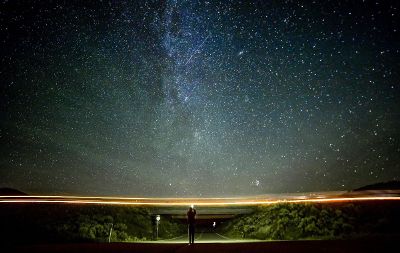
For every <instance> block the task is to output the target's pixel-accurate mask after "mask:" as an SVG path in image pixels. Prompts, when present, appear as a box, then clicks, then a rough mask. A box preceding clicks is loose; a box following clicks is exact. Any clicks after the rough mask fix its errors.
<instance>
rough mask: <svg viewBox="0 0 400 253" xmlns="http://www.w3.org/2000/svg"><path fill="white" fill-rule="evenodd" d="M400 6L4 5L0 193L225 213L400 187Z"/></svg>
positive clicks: (173, 0) (169, 0) (168, 1)
mask: <svg viewBox="0 0 400 253" xmlns="http://www.w3.org/2000/svg"><path fill="white" fill-rule="evenodd" d="M399 6H400V4H399V3H398V1H394V0H393V1H390V0H385V1H381V0H376V1H368V0H365V1H359V0H354V1H267V0H266V1H260V0H258V1H236V0H235V1H233V0H230V1H222V0H221V1H212V0H210V1H197V0H196V1H188V0H187V1H184V0H181V1H180V0H164V1H157V0H154V1H147V0H143V1H116V0H115V1H114V0H109V1H107V0H103V1H74V0H72V1H35V0H32V1H20V0H16V1H7V0H3V1H1V3H0V51H1V70H0V78H1V79H0V80H1V92H0V96H1V97H0V106H1V109H0V113H1V114H0V117H1V118H0V141H1V145H0V149H1V152H0V157H1V159H0V187H13V188H16V189H19V190H22V191H26V192H28V193H36V194H77V195H110V196H148V197H155V196H160V197H167V196H169V197H174V196H177V197H185V196H194V197H206V196H208V197H211V196H213V197H218V196H239V195H255V194H268V193H286V192H308V191H330V190H350V189H354V188H357V187H360V186H363V185H366V184H371V183H376V182H381V181H389V180H398V179H400V130H399V129H400V84H399V81H400V76H399V75H400V57H399V56H400V51H399V50H400V40H399V38H400V36H399V33H400V27H399V21H398V20H400V19H399V15H400V11H399V10H400V9H399Z"/></svg>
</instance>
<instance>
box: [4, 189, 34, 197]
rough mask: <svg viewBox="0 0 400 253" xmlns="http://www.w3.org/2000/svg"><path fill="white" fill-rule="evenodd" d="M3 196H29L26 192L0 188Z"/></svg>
mask: <svg viewBox="0 0 400 253" xmlns="http://www.w3.org/2000/svg"><path fill="white" fill-rule="evenodd" d="M0 195H1V196H28V194H26V193H25V192H22V191H18V190H16V189H13V188H0Z"/></svg>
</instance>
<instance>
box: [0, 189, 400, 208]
mask: <svg viewBox="0 0 400 253" xmlns="http://www.w3.org/2000/svg"><path fill="white" fill-rule="evenodd" d="M373 200H391V201H398V200H400V190H384V191H361V192H319V193H316V192H313V193H294V194H271V195H259V196H250V197H236V198H127V197H90V196H88V197H83V196H0V203H70V204H103V205H136V206H189V205H196V206H252V205H268V204H276V203H308V202H317V203H324V202H356V201H357V202H358V201H373Z"/></svg>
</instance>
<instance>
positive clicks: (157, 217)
mask: <svg viewBox="0 0 400 253" xmlns="http://www.w3.org/2000/svg"><path fill="white" fill-rule="evenodd" d="M160 220H161V216H160V215H159V214H158V215H157V216H156V240H158V224H160Z"/></svg>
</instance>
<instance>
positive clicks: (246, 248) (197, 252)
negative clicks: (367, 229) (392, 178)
mask: <svg viewBox="0 0 400 253" xmlns="http://www.w3.org/2000/svg"><path fill="white" fill-rule="evenodd" d="M398 239H400V237H385V238H364V239H360V240H327V241H326V240H325V241H324V240H321V241H271V242H252V243H199V244H194V245H187V244H183V243H95V244H94V243H91V244H52V245H34V246H17V247H9V248H7V249H5V250H4V251H2V252H19V253H28V252H29V253H35V252H58V253H63V252H96V253H103V252H104V253H106V252H114V253H119V252H125V253H129V252H136V253H147V252H159V253H174V252H177V253H184V252H190V253H204V252H207V253H213V252H218V253H225V252H226V253H228V252H229V253H235V252H254V253H258V252H260V253H261V252H269V253H274V252H285V253H290V252H296V253H302V252H304V253H306V252H307V253H309V252H326V253H329V252H343V253H347V252H351V253H358V252H360V253H361V252H363V253H364V252H397V250H398V248H397V243H396V242H397V241H398Z"/></svg>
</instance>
